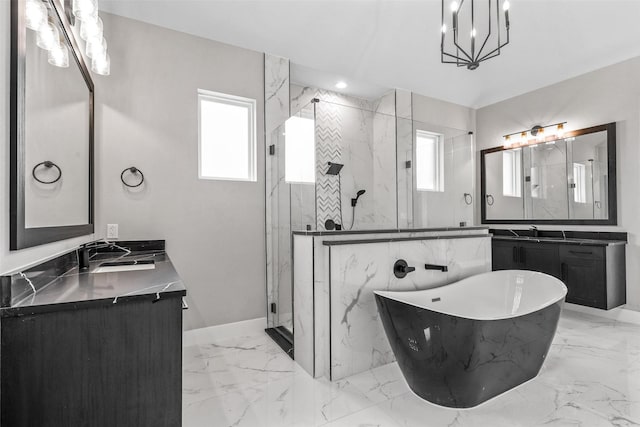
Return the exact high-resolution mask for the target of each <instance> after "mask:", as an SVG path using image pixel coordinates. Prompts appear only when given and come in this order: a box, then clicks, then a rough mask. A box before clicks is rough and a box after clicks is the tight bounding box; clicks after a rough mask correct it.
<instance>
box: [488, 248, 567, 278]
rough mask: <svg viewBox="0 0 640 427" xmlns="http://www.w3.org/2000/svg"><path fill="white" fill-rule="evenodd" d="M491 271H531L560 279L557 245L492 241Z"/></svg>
mask: <svg viewBox="0 0 640 427" xmlns="http://www.w3.org/2000/svg"><path fill="white" fill-rule="evenodd" d="M491 257H492V259H493V270H531V271H539V272H541V273H547V274H550V275H551V276H554V277H557V278H561V268H560V261H559V260H558V245H554V244H546V243H528V242H520V241H501V240H495V239H494V240H493V243H492V245H491Z"/></svg>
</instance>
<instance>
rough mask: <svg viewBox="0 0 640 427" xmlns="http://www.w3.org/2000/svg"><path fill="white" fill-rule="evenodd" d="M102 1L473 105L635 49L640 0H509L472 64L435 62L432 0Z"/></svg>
mask: <svg viewBox="0 0 640 427" xmlns="http://www.w3.org/2000/svg"><path fill="white" fill-rule="evenodd" d="M476 1H479V0H476ZM481 1H484V0H481ZM448 3H449V1H448V0H447V1H446V2H445V7H447V6H446V4H448ZM100 7H101V9H102V10H104V11H106V12H111V13H115V14H117V15H122V16H126V17H129V18H133V19H137V20H140V21H145V22H149V23H152V24H156V25H160V26H163V27H167V28H171V29H174V30H178V31H183V32H186V33H190V34H194V35H197V36H201V37H205V38H209V39H213V40H218V41H221V42H225V43H229V44H233V45H236V46H241V47H245V48H248V49H253V50H256V51H260V52H268V53H271V54H274V55H279V56H283V57H286V58H289V59H291V61H292V62H293V63H295V64H298V65H300V66H303V68H304V69H307V70H308V69H315V70H323V71H326V72H328V73H329V74H330V75H336V76H344V78H345V79H353V81H359V82H367V83H368V86H370V87H372V88H380V87H386V88H402V89H407V90H411V91H414V92H416V93H420V94H423V95H427V96H431V97H434V98H439V99H442V100H446V101H450V102H454V103H457V104H462V105H466V106H469V107H474V108H479V107H482V106H486V105H489V104H492V103H495V102H497V101H500V100H503V99H507V98H510V97H513V96H515V95H519V94H522V93H526V92H529V91H531V90H534V89H537V88H540V87H543V86H547V85H550V84H553V83H556V82H559V81H562V80H565V79H567V78H570V77H574V76H577V75H580V74H584V73H586V72H589V71H592V70H596V69H598V68H602V67H604V66H607V65H610V64H614V63H617V62H620V61H623V60H625V59H629V58H632V57H636V56H640V23H639V21H640V0H511V9H510V18H511V43H510V44H509V45H508V46H507V47H506V48H505V49H504V50H503V52H502V54H501V55H500V56H498V57H497V58H494V59H492V60H489V61H486V62H483V63H482V64H481V65H480V67H479V68H478V69H477V70H475V71H469V70H467V69H466V68H456V67H455V65H447V64H441V63H440V13H441V11H440V8H441V3H440V1H438V0H419V1H418V0H415V1H408V0H386V1H373V0H342V1H335V0H334V1H329V0H288V1H270V0H255V1H245V0H231V1H212V0H209V1H206V0H200V1H191V0H101V2H100ZM106 31H107V32H108V29H106ZM107 36H108V34H107ZM313 74H314V73H309V72H307V73H306V74H305V75H307V76H308V75H313ZM639 78H640V77H639ZM325 79H326V77H325ZM305 83H306V82H305ZM365 86H367V85H365ZM368 86H367V87H368Z"/></svg>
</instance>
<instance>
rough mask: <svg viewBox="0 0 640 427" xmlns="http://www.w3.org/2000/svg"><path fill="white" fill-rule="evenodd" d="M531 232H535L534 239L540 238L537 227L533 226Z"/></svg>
mask: <svg viewBox="0 0 640 427" xmlns="http://www.w3.org/2000/svg"><path fill="white" fill-rule="evenodd" d="M531 231H533V237H538V227H536V226H535V225H532V226H531Z"/></svg>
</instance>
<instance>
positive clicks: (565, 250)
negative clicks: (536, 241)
mask: <svg viewBox="0 0 640 427" xmlns="http://www.w3.org/2000/svg"><path fill="white" fill-rule="evenodd" d="M605 249H606V246H586V245H561V246H560V259H563V258H581V259H585V258H589V259H597V260H602V259H604V256H605Z"/></svg>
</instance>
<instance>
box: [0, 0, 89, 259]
mask: <svg viewBox="0 0 640 427" xmlns="http://www.w3.org/2000/svg"><path fill="white" fill-rule="evenodd" d="M68 7H69V6H68V2H67V8H68ZM67 12H68V10H67V11H65V6H64V5H63V3H61V2H60V1H59V0H46V1H43V0H12V2H11V95H10V98H11V99H10V105H11V125H10V126H11V129H10V139H11V140H10V151H11V153H10V162H11V164H10V198H11V200H10V249H11V250H17V249H23V248H28V247H32V246H37V245H42V244H45V243H50V242H54V241H58V240H64V239H69V238H72V237H78V236H83V235H87V234H91V233H93V231H94V225H93V222H94V212H93V185H94V179H93V172H94V171H93V153H94V85H93V80H92V79H91V74H90V73H89V70H88V68H87V66H86V64H85V62H84V59H83V56H82V54H81V53H80V49H79V46H78V43H77V41H76V39H75V37H74V33H73V31H72V27H71V24H70V22H69V18H68V13H67Z"/></svg>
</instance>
